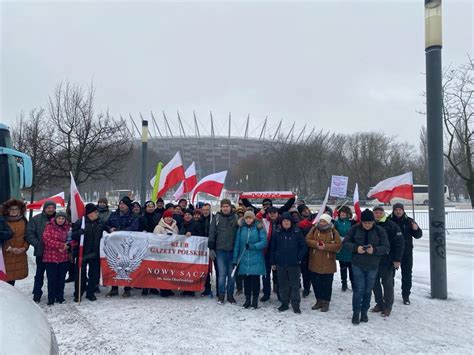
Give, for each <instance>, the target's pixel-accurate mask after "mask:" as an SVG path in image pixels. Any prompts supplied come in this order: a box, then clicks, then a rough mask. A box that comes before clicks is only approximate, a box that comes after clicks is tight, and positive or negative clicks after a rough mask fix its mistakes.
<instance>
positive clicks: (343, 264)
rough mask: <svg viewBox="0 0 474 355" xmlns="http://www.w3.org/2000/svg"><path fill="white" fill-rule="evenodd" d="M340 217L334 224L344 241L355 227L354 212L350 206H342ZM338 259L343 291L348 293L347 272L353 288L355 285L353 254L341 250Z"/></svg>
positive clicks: (337, 255)
mask: <svg viewBox="0 0 474 355" xmlns="http://www.w3.org/2000/svg"><path fill="white" fill-rule="evenodd" d="M338 210H339V216H338V218H337V220H336V221H335V222H334V227H336V230H337V231H338V232H339V235H340V236H341V239H342V241H344V237H345V236H346V234H347V232H348V231H349V229H351V227H352V226H353V225H354V221H352V211H351V209H350V207H348V206H342V207H340V208H339V209H338ZM336 259H337V260H339V269H340V270H341V283H342V291H344V292H345V291H347V272H349V280H350V281H351V288H352V284H353V276H352V253H351V252H350V250H346V249H344V248H343V249H341V250H340V251H339V252H338V253H337V254H336Z"/></svg>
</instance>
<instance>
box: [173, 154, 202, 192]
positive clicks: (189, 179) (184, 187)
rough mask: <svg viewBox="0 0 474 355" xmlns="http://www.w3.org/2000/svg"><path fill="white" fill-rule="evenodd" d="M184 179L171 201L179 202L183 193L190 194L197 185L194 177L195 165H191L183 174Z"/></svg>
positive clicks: (195, 176)
mask: <svg viewBox="0 0 474 355" xmlns="http://www.w3.org/2000/svg"><path fill="white" fill-rule="evenodd" d="M184 176H185V179H184V180H183V181H181V184H180V185H179V187H178V188H177V189H176V191H175V193H174V195H173V199H175V200H179V199H180V198H181V196H183V195H184V194H185V193H188V192H191V191H193V189H194V186H196V184H197V175H196V164H195V163H194V162H192V164H191V165H190V166H189V167H188V168H187V169H186V171H185V172H184Z"/></svg>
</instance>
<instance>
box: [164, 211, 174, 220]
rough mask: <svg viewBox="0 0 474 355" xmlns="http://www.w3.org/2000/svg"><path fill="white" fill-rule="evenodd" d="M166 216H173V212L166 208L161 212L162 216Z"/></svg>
mask: <svg viewBox="0 0 474 355" xmlns="http://www.w3.org/2000/svg"><path fill="white" fill-rule="evenodd" d="M166 217H171V218H173V212H171V211H169V210H166V211H165V212H163V218H166Z"/></svg>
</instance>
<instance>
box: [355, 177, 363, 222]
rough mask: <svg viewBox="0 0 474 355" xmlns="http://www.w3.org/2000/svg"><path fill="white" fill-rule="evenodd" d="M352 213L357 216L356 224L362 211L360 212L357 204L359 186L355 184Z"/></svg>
mask: <svg viewBox="0 0 474 355" xmlns="http://www.w3.org/2000/svg"><path fill="white" fill-rule="evenodd" d="M354 211H355V214H356V216H357V222H360V216H361V214H362V211H361V210H360V203H359V185H358V184H357V183H356V186H355V189H354Z"/></svg>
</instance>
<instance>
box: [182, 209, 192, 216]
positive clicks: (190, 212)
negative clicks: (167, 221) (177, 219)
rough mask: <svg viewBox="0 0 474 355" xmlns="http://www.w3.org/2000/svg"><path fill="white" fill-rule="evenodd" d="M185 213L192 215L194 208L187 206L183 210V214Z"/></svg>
mask: <svg viewBox="0 0 474 355" xmlns="http://www.w3.org/2000/svg"><path fill="white" fill-rule="evenodd" d="M186 213H189V214H190V215H193V214H194V210H192V209H191V208H187V209H186V210H185V211H184V214H186Z"/></svg>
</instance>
